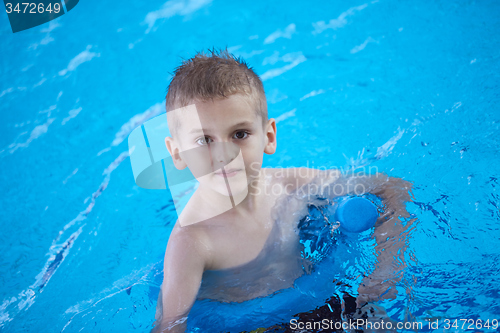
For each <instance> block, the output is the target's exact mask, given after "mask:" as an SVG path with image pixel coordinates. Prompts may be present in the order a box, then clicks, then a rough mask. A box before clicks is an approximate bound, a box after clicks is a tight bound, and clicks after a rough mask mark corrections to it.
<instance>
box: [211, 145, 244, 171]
mask: <svg viewBox="0 0 500 333" xmlns="http://www.w3.org/2000/svg"><path fill="white" fill-rule="evenodd" d="M209 149H210V154H211V157H212V165H213V171H214V172H215V171H217V170H219V169H221V168H222V167H224V166H226V165H227V164H229V163H231V161H233V160H234V159H235V158H236V156H238V154H239V151H240V149H239V147H238V146H237V145H236V144H234V143H232V142H216V143H211V144H210V147H209Z"/></svg>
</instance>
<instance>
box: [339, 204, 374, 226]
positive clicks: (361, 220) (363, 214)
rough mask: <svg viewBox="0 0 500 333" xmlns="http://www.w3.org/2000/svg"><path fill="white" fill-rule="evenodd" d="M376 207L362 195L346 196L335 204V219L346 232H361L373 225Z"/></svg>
mask: <svg viewBox="0 0 500 333" xmlns="http://www.w3.org/2000/svg"><path fill="white" fill-rule="evenodd" d="M377 218H378V211H377V207H376V206H375V205H374V204H373V203H372V202H371V201H370V200H368V199H365V198H362V197H346V198H343V199H342V200H341V201H339V203H338V204H337V205H336V211H335V219H336V221H339V222H340V229H341V230H342V231H347V232H362V231H365V230H368V229H370V228H371V227H373V226H374V225H375V222H376V221H377Z"/></svg>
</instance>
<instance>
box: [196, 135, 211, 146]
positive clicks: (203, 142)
mask: <svg viewBox="0 0 500 333" xmlns="http://www.w3.org/2000/svg"><path fill="white" fill-rule="evenodd" d="M211 142H213V140H212V139H210V138H209V137H208V136H204V137H202V138H199V139H198V140H196V143H197V144H199V145H207V144H209V143H211Z"/></svg>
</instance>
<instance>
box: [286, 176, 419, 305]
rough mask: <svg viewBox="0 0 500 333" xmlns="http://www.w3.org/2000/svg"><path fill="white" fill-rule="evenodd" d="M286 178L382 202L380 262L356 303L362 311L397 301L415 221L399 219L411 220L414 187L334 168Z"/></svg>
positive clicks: (378, 236) (378, 233)
mask: <svg viewBox="0 0 500 333" xmlns="http://www.w3.org/2000/svg"><path fill="white" fill-rule="evenodd" d="M304 169H305V170H304ZM306 170H307V171H306ZM287 176H288V182H290V181H292V180H295V182H296V183H297V184H298V187H301V186H304V185H308V184H309V185H313V184H314V185H319V188H322V187H323V190H322V191H323V193H329V194H328V196H331V197H336V196H343V195H348V194H356V195H361V194H364V193H372V194H374V195H376V196H378V197H380V198H381V199H382V205H383V207H384V213H383V214H382V215H381V216H380V217H379V218H378V220H377V223H376V224H375V230H374V233H373V237H375V239H376V241H377V245H376V247H375V249H376V251H377V261H378V263H377V265H376V267H375V269H374V271H373V272H372V273H371V274H370V275H367V276H365V277H364V278H363V281H362V282H361V284H360V286H359V288H358V293H359V296H358V298H357V300H356V303H357V306H358V308H359V307H360V306H361V305H363V304H364V303H365V302H371V301H376V300H379V299H385V298H394V297H395V294H396V289H395V285H396V283H398V282H399V281H400V280H401V278H402V276H401V271H402V270H403V269H404V268H405V267H406V263H405V258H404V252H405V250H406V248H407V244H406V241H407V238H408V237H407V236H408V233H409V230H410V227H411V225H412V223H413V222H414V221H415V220H414V219H412V220H410V221H408V222H407V223H406V224H405V225H403V224H402V223H401V221H400V220H399V217H403V218H408V217H410V214H409V213H408V212H407V210H406V202H408V201H411V197H410V194H409V193H410V191H411V188H412V184H411V183H410V182H408V181H405V180H403V179H400V178H395V177H389V176H387V175H385V174H382V173H376V174H374V175H367V174H358V175H352V176H341V174H340V172H339V171H338V170H335V169H332V170H326V171H325V170H315V169H308V168H295V169H287ZM309 185H308V186H309ZM317 189H318V187H316V186H311V188H310V190H313V191H314V190H316V191H317Z"/></svg>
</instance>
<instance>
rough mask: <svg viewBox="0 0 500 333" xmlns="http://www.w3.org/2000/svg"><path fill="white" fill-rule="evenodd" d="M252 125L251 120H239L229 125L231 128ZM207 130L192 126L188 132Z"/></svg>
mask: <svg viewBox="0 0 500 333" xmlns="http://www.w3.org/2000/svg"><path fill="white" fill-rule="evenodd" d="M252 125H253V122H252V121H242V122H239V123H237V124H234V125H232V126H231V128H236V127H250V126H252ZM206 131H208V130H207V129H205V130H204V129H202V128H193V129H191V130H190V131H189V133H190V134H191V133H197V132H206Z"/></svg>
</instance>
